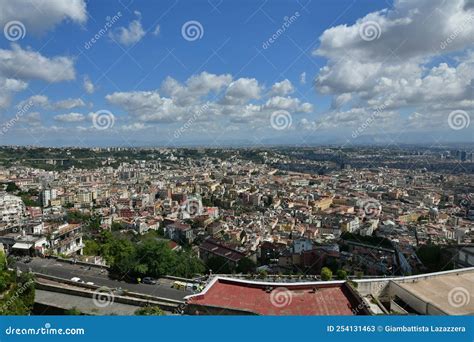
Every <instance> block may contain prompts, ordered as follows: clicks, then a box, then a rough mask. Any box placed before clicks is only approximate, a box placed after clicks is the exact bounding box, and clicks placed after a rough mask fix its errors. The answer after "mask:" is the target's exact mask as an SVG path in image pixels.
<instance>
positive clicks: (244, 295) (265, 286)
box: [186, 277, 362, 315]
mask: <svg viewBox="0 0 474 342" xmlns="http://www.w3.org/2000/svg"><path fill="white" fill-rule="evenodd" d="M186 299H187V302H188V304H194V305H198V306H201V307H202V310H201V311H203V312H204V313H206V307H212V308H216V307H217V308H222V310H225V309H230V310H240V311H243V312H251V313H254V314H257V315H353V314H354V313H353V309H355V308H356V307H357V305H358V299H357V298H356V295H355V294H354V293H353V292H352V291H351V289H350V288H349V287H348V285H347V284H345V283H344V282H341V281H336V282H324V283H322V282H311V283H299V284H283V285H281V286H280V284H277V283H263V282H252V281H244V280H237V279H229V278H221V277H216V278H214V280H213V281H212V282H211V283H210V284H209V285H208V286H207V288H206V289H204V291H203V292H201V293H200V294H197V295H192V296H189V297H187V298H186ZM214 312H215V310H214ZM361 314H362V312H361Z"/></svg>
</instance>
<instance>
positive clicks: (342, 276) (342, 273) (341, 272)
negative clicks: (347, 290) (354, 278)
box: [336, 270, 347, 280]
mask: <svg viewBox="0 0 474 342" xmlns="http://www.w3.org/2000/svg"><path fill="white" fill-rule="evenodd" d="M336 277H337V279H340V280H345V279H347V272H346V271H345V270H337V272H336Z"/></svg>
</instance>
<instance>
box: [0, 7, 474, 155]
mask: <svg viewBox="0 0 474 342" xmlns="http://www.w3.org/2000/svg"><path fill="white" fill-rule="evenodd" d="M0 6H1V7H2V9H4V10H2V12H3V13H2V14H0V24H1V26H2V27H3V28H4V30H3V31H4V34H3V36H1V37H0V118H1V122H3V124H2V127H1V132H0V143H1V144H35V145H46V146H49V145H54V146H56V145H59V146H64V145H67V146H95V145H123V146H140V145H146V146H150V145H156V146H181V145H210V146H223V145H255V146H261V145H267V144H303V145H304V144H307V145H312V144H324V143H338V144H345V145H352V144H359V143H378V144H385V145H390V144H398V143H403V142H424V143H430V144H442V143H445V142H469V141H472V137H473V129H472V127H473V125H474V124H473V125H471V124H470V119H471V116H472V115H474V113H473V111H472V108H473V88H472V87H473V85H474V82H473V72H472V70H473V67H472V66H473V62H474V58H473V53H472V48H473V41H474V38H473V37H474V29H473V27H474V25H473V22H474V10H473V9H474V6H473V2H472V1H470V0H453V1H449V2H448V3H446V2H444V1H441V0H440V1H437V0H436V1H431V0H430V1H428V0H412V1H396V2H395V3H392V2H384V1H353V0H351V1H349V0H338V1H329V0H327V1H314V0H313V1H308V0H300V1H282V0H277V1H238V2H237V1H207V0H204V1H198V0H195V1H144V0H141V1H140V0H121V1H112V0H110V1H84V0H74V1H65V0H45V1H36V0H19V1H15V2H11V1H8V0H0ZM107 23H109V24H110V25H109V26H107ZM433 23H436V25H434V24H433ZM187 26H190V27H191V31H190V32H191V33H190V34H192V32H193V31H192V28H195V29H196V30H197V36H196V37H194V36H187V33H186V32H185V31H183V30H184V29H185V28H186V27H187ZM183 27H184V28H183ZM364 29H366V30H367V31H365V30H364ZM101 30H102V31H101ZM183 32H184V33H183ZM94 37H96V38H98V39H96V41H95V42H93V41H92V39H93V38H94ZM194 38H196V39H194Z"/></svg>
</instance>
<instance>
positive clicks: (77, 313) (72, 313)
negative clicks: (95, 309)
mask: <svg viewBox="0 0 474 342" xmlns="http://www.w3.org/2000/svg"><path fill="white" fill-rule="evenodd" d="M64 314H65V315H67V316H80V315H82V312H81V311H79V310H78V309H77V308H76V307H75V306H74V307H73V308H71V309H69V310H66V311H64Z"/></svg>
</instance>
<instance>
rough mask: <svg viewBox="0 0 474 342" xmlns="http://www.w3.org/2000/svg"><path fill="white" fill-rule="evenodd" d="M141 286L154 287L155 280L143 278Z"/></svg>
mask: <svg viewBox="0 0 474 342" xmlns="http://www.w3.org/2000/svg"><path fill="white" fill-rule="evenodd" d="M143 284H149V285H155V284H156V280H155V279H153V278H152V277H145V278H143Z"/></svg>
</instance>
